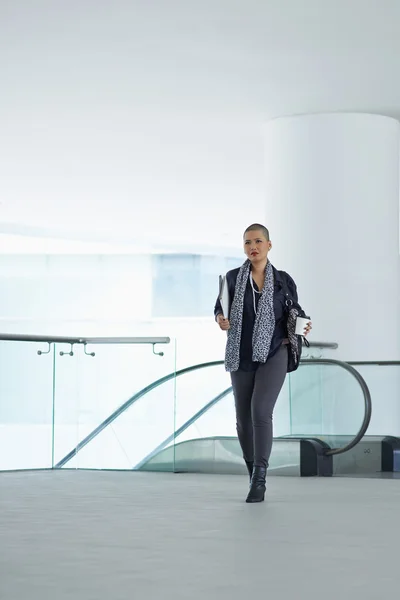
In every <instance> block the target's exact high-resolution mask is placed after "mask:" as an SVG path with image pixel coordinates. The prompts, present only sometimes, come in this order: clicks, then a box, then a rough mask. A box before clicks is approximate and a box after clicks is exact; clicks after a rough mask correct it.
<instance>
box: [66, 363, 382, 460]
mask: <svg viewBox="0 0 400 600" xmlns="http://www.w3.org/2000/svg"><path fill="white" fill-rule="evenodd" d="M223 364H224V361H223V360H215V361H211V362H206V363H199V364H197V365H191V366H190V367H185V368H184V369H180V370H179V371H174V372H172V373H169V374H168V375H165V376H164V377H161V378H160V379H157V380H156V381H153V383H151V384H149V385H148V386H146V387H144V388H143V389H142V390H140V391H139V392H137V393H136V394H135V395H134V396H132V397H131V398H129V400H127V401H126V402H124V403H123V404H122V405H121V406H120V407H119V408H117V409H116V410H115V411H114V412H113V413H111V415H109V416H108V417H107V419H105V420H104V421H102V422H101V423H100V424H99V425H98V426H97V427H96V428H95V429H93V431H91V432H90V433H89V434H88V435H87V436H86V437H85V438H84V439H83V440H81V441H80V442H79V443H78V444H77V445H76V446H75V448H73V449H72V450H71V451H70V452H68V454H66V455H65V456H64V457H63V458H62V459H61V460H60V461H58V463H57V464H56V465H54V468H55V469H60V468H61V467H63V466H64V465H65V464H66V463H67V462H69V461H70V460H71V459H72V458H74V456H76V454H77V453H78V452H79V451H80V450H81V449H82V448H84V447H85V446H86V445H87V444H88V443H89V442H90V441H92V440H93V439H94V438H95V437H96V436H97V435H99V433H101V432H102V431H103V430H104V429H105V428H106V427H108V426H109V425H110V424H111V423H112V422H113V421H115V419H117V418H118V417H119V416H120V415H121V414H122V413H124V412H125V411H126V410H127V409H128V408H130V407H131V406H132V405H133V404H134V403H135V402H137V401H138V400H140V399H141V398H142V397H143V396H145V395H146V394H148V393H149V392H151V391H152V390H154V389H155V388H157V387H159V386H160V385H162V384H163V383H166V382H167V381H170V380H171V379H173V378H175V377H180V376H181V375H185V374H186V373H190V372H192V371H197V370H200V369H205V368H207V367H214V366H219V365H223ZM307 364H309V365H310V364H313V365H315V364H319V365H336V366H338V367H341V368H343V369H345V370H346V371H348V372H349V373H350V374H351V375H353V377H354V378H355V379H356V380H357V382H358V383H359V385H360V387H361V390H362V392H363V396H364V418H363V422H362V424H361V427H360V429H359V431H358V433H357V434H356V436H355V437H354V438H353V439H352V440H351V441H350V442H349V443H348V444H347V445H346V446H343V447H342V448H332V449H330V450H327V452H326V454H327V455H334V454H343V453H344V452H347V451H348V450H351V449H352V448H353V447H354V446H356V445H357V444H358V443H359V442H360V441H361V439H362V438H363V437H364V434H365V433H366V431H367V429H368V426H369V423H370V420H371V414H372V402H371V394H370V392H369V389H368V386H367V384H366V382H365V380H364V378H363V377H362V376H361V375H360V373H359V372H358V371H357V370H356V369H355V368H354V367H352V366H351V365H349V364H348V363H344V362H342V361H339V360H336V359H331V358H310V359H307V358H306V359H303V360H302V361H301V365H307ZM211 402H212V401H211ZM174 437H176V434H174Z"/></svg>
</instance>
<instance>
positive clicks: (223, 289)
mask: <svg viewBox="0 0 400 600" xmlns="http://www.w3.org/2000/svg"><path fill="white" fill-rule="evenodd" d="M218 298H219V301H220V303H221V308H222V312H223V315H224V317H225V319H229V311H230V308H231V306H230V298H229V289H228V282H227V280H226V277H225V276H223V275H220V276H219V296H218Z"/></svg>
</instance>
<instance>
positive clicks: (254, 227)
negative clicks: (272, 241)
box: [243, 223, 269, 241]
mask: <svg viewBox="0 0 400 600" xmlns="http://www.w3.org/2000/svg"><path fill="white" fill-rule="evenodd" d="M248 231H261V233H262V234H263V236H264V237H265V239H266V240H268V241H269V231H268V229H267V228H266V227H264V225H260V223H253V225H250V226H249V227H247V229H246V230H245V232H244V234H243V237H245V235H246V233H247V232H248Z"/></svg>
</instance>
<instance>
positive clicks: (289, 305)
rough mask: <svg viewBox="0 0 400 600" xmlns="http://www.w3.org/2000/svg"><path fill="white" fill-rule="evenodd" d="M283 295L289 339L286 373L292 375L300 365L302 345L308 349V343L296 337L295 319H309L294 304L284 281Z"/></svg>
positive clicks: (302, 337) (298, 305) (303, 338)
mask: <svg viewBox="0 0 400 600" xmlns="http://www.w3.org/2000/svg"><path fill="white" fill-rule="evenodd" d="M282 283H283V293H284V295H285V305H286V314H287V332H288V339H289V349H288V368H287V372H288V373H292V372H293V371H296V369H297V368H298V366H299V364H300V359H301V353H302V350H303V343H304V345H305V346H306V347H307V348H308V347H309V345H310V343H309V342H308V340H307V339H306V338H305V337H304V336H302V335H297V334H296V333H295V331H296V319H297V317H304V318H305V319H309V318H310V317H308V316H307V315H306V313H305V312H304V310H303V309H302V308H301V306H300V304H299V303H298V302H296V301H295V300H294V299H293V297H292V296H291V294H290V293H289V289H288V287H287V283H286V281H283V282H282Z"/></svg>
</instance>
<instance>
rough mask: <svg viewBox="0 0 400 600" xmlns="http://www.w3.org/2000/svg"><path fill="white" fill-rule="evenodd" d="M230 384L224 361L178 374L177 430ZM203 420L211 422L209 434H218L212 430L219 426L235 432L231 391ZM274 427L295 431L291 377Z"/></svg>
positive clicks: (220, 429) (277, 431)
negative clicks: (293, 429) (292, 412)
mask: <svg viewBox="0 0 400 600" xmlns="http://www.w3.org/2000/svg"><path fill="white" fill-rule="evenodd" d="M230 387H231V379H230V375H229V373H227V372H226V371H225V368H224V365H223V364H222V365H221V364H218V365H215V366H208V367H206V368H203V369H198V370H194V371H191V372H188V373H185V374H184V375H181V376H178V377H177V380H176V419H175V427H176V431H179V429H180V428H181V427H182V426H183V425H184V424H185V423H187V422H188V420H189V419H190V418H191V417H192V416H193V415H195V414H197V413H198V412H199V411H201V410H202V409H203V408H204V406H205V405H207V403H209V402H211V401H213V400H214V399H216V398H217V397H218V395H219V394H220V393H221V392H223V391H224V390H226V389H228V388H230ZM208 414H212V418H209V417H208V416H207V415H208ZM202 422H203V423H204V424H207V428H208V429H207V431H205V432H204V435H206V436H207V435H214V434H213V433H212V432H213V431H214V430H217V431H218V432H219V434H221V435H222V434H223V433H222V432H223V431H227V433H226V434H225V433H224V434H223V435H231V434H232V432H235V431H236V429H235V428H236V425H235V422H236V420H235V410H234V399H233V395H232V394H230V395H229V397H228V400H227V402H220V403H217V404H216V405H215V406H214V408H213V411H212V413H206V414H205V415H204V420H203V421H202ZM203 426H205V425H203ZM274 428H275V435H285V434H289V433H290V431H291V414H290V394H289V383H288V380H287V381H286V382H285V385H284V386H283V388H282V391H281V393H280V395H279V399H278V401H277V404H276V407H275V413H274Z"/></svg>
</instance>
